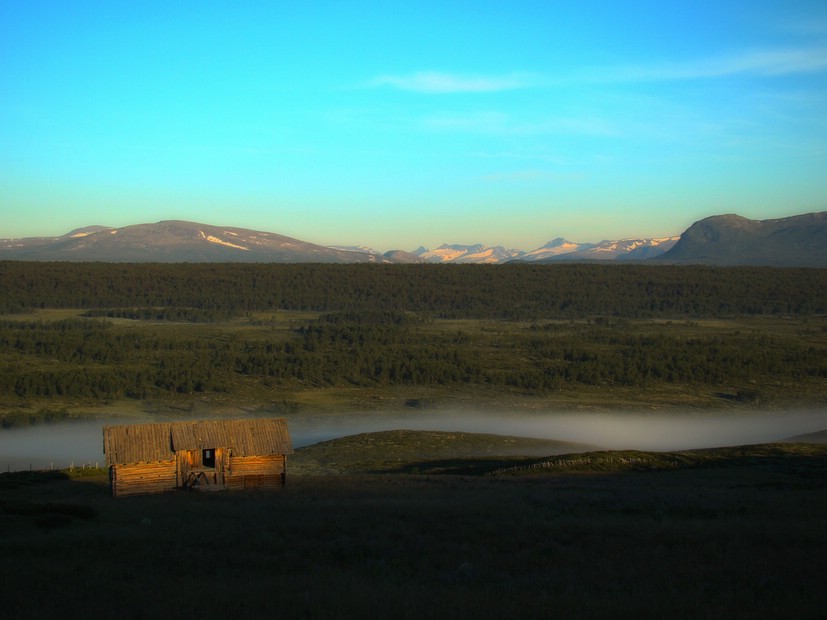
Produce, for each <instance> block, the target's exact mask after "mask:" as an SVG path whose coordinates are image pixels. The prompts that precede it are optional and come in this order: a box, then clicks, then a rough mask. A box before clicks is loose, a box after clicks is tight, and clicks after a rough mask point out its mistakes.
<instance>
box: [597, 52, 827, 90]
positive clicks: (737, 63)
mask: <svg viewBox="0 0 827 620" xmlns="http://www.w3.org/2000/svg"><path fill="white" fill-rule="evenodd" d="M825 70H827V47H813V48H779V49H757V50H750V51H746V52H742V53H740V54H732V55H725V56H714V57H710V58H705V59H701V60H692V61H684V62H667V63H656V64H647V65H629V66H618V67H609V68H606V69H600V70H596V71H594V72H592V73H591V74H588V73H587V75H588V76H589V79H590V80H608V81H617V82H627V81H629V82H632V81H661V80H692V79H704V78H719V77H727V76H733V75H757V76H782V75H792V74H801V73H817V72H820V71H825Z"/></svg>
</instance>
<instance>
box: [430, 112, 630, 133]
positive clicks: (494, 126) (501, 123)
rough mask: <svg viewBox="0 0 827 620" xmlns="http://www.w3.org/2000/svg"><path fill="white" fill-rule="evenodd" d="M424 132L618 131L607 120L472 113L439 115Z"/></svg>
mask: <svg viewBox="0 0 827 620" xmlns="http://www.w3.org/2000/svg"><path fill="white" fill-rule="evenodd" d="M422 126H423V127H424V128H425V129H429V130H435V131H457V132H470V133H488V134H499V135H538V134H577V135H589V136H602V137H610V136H616V135H618V134H619V133H621V132H620V130H619V128H617V127H616V126H614V124H613V123H612V122H610V121H609V120H607V119H604V118H595V117H566V116H547V117H544V118H532V119H516V118H514V117H512V115H511V114H506V113H504V112H495V111H487V112H471V113H459V114H438V115H432V116H429V117H427V118H425V119H423V121H422Z"/></svg>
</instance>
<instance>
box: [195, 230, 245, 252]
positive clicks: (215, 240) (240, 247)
mask: <svg viewBox="0 0 827 620" xmlns="http://www.w3.org/2000/svg"><path fill="white" fill-rule="evenodd" d="M198 232H199V233H200V235H201V238H202V239H205V240H207V241H209V242H210V243H217V244H218V245H224V246H227V247H228V248H236V249H238V250H245V251H249V250H250V248H246V247H244V246H243V245H238V244H236V243H230V242H229V241H224V240H223V239H219V238H218V237H215V236H213V235H206V234H204V231H203V230H199V231H198Z"/></svg>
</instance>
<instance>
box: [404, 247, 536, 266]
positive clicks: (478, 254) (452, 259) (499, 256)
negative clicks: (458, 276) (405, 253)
mask: <svg viewBox="0 0 827 620" xmlns="http://www.w3.org/2000/svg"><path fill="white" fill-rule="evenodd" d="M413 254H415V255H416V256H419V258H420V259H421V260H423V261H425V262H426V263H475V264H489V263H490V264H494V263H503V262H506V261H509V260H512V259H514V258H519V257H520V256H522V255H523V254H524V252H523V251H522V250H507V249H506V248H504V247H502V246H501V245H497V246H494V247H489V246H486V245H482V244H476V245H457V244H455V245H449V244H447V243H444V244H442V245H441V246H439V247H438V248H437V249H435V250H428V249H426V248H423V247H420V248H419V249H417V250H416V251H415V252H413Z"/></svg>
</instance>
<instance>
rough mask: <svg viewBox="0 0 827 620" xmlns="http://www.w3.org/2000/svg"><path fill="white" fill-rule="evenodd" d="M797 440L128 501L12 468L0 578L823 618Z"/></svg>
mask: <svg viewBox="0 0 827 620" xmlns="http://www.w3.org/2000/svg"><path fill="white" fill-rule="evenodd" d="M789 457H790V458H786V459H761V458H756V459H752V460H750V459H740V460H739V459H735V460H732V461H724V462H719V463H708V464H706V465H704V466H696V467H690V468H679V469H675V470H667V471H636V470H634V469H631V470H626V471H620V470H618V471H603V472H598V471H591V472H587V471H580V472H577V471H556V472H545V473H542V474H531V473H529V474H521V475H500V476H485V475H444V474H442V475H436V474H431V475H423V474H418V475H411V474H375V473H374V474H371V473H367V474H353V475H351V474H342V475H290V477H289V478H288V483H287V486H286V488H284V489H283V490H282V491H281V492H276V493H260V492H239V493H218V494H197V493H184V492H181V493H172V494H167V495H161V496H146V497H133V498H122V499H113V498H111V497H110V496H109V494H108V482H107V479H106V477H105V475H97V476H92V477H88V478H82V477H81V478H73V479H58V480H54V481H51V482H42V483H37V481H38V480H39V479H41V478H42V477H43V476H41V475H38V474H28V473H27V472H25V473H20V474H14V475H10V474H5V475H0V483H2V484H0V505H2V510H0V532H2V536H0V555H2V557H3V559H4V560H3V562H2V563H0V592H1V593H2V598H3V608H4V613H6V614H8V617H15V618H58V617H59V618H73V617H77V618H109V617H112V616H113V615H117V616H118V617H123V618H150V617H161V616H168V615H170V614H174V616H175V617H177V618H227V617H233V618H257V617H264V616H281V617H286V618H351V617H352V618H367V617H390V616H393V617H396V618H402V619H404V618H416V619H417V620H419V619H422V618H498V619H500V618H503V617H514V618H548V617H557V618H607V617H612V618H666V617H668V618H750V619H754V618H779V617H797V618H816V617H823V614H824V610H825V609H827V590H825V589H824V587H823V585H824V584H823V578H824V574H825V572H826V571H827V526H826V525H825V521H824V514H825V512H827V484H826V483H825V480H827V478H825V471H826V470H827V455H825V452H824V451H823V450H822V449H818V450H815V449H813V450H810V449H809V448H808V449H806V450H803V451H802V453H801V454H795V453H791V454H790V455H789ZM27 476H28V477H27ZM57 477H60V476H57Z"/></svg>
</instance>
